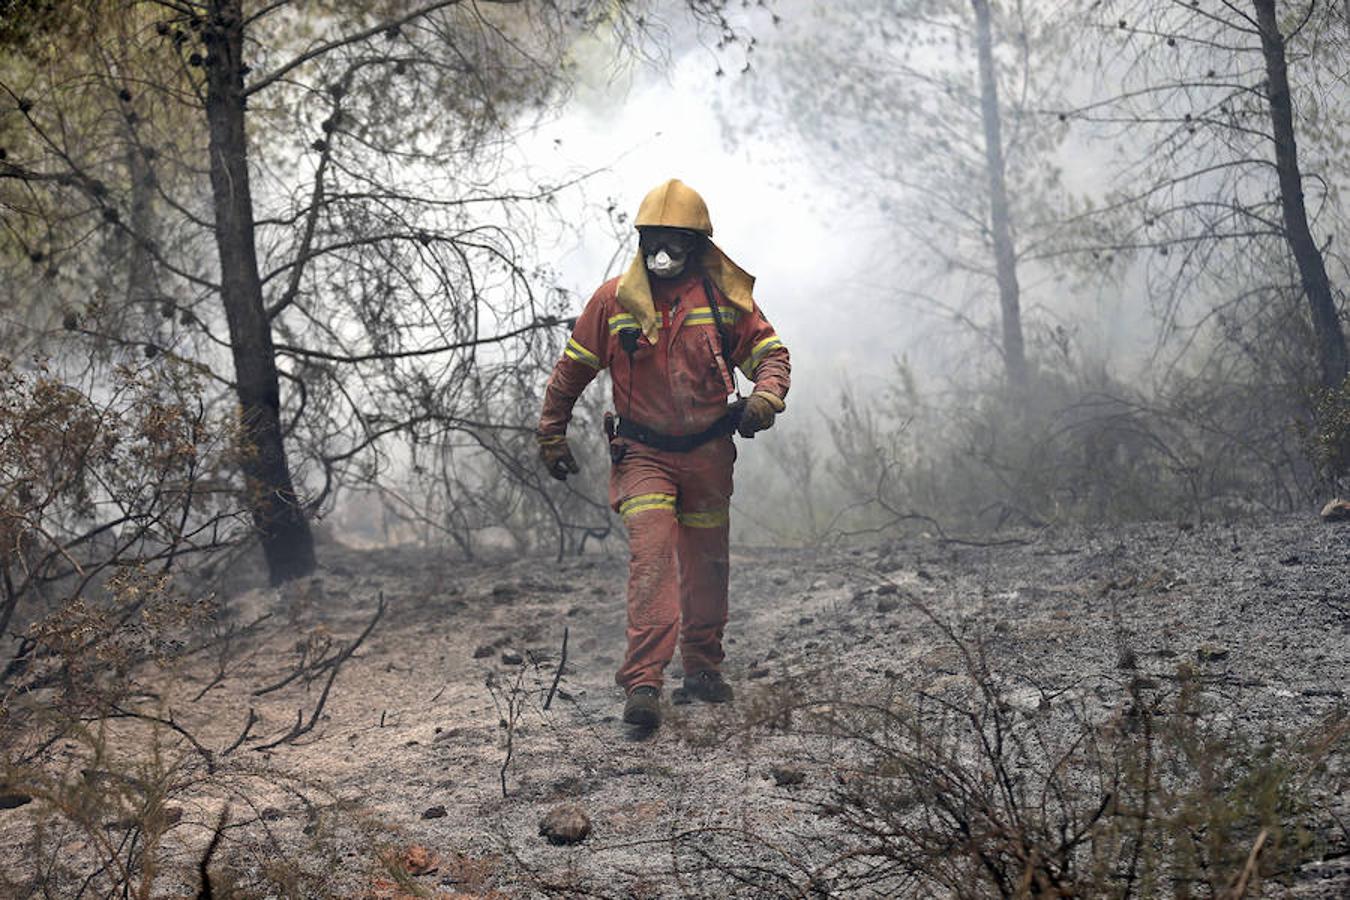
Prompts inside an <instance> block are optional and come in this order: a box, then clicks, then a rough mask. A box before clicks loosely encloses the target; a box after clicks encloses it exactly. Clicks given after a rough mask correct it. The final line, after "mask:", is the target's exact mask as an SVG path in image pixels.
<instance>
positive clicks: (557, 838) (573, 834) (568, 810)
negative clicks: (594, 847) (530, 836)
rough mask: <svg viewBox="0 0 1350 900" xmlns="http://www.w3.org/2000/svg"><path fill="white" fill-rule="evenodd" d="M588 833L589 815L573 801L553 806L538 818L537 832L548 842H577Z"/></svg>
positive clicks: (589, 828) (589, 831)
mask: <svg viewBox="0 0 1350 900" xmlns="http://www.w3.org/2000/svg"><path fill="white" fill-rule="evenodd" d="M590 833H591V820H590V817H589V816H587V815H586V813H585V812H584V811H583V810H582V809H581V807H580V806H578V805H577V804H575V803H563V804H560V805H558V806H555V807H553V808H552V809H550V810H549V811H548V813H547V814H545V816H544V817H543V818H542V819H540V820H539V834H540V836H541V837H543V838H545V839H547V840H548V842H549V843H550V844H558V845H562V844H578V843H580V842H582V841H584V840H585V839H586V835H588V834H590Z"/></svg>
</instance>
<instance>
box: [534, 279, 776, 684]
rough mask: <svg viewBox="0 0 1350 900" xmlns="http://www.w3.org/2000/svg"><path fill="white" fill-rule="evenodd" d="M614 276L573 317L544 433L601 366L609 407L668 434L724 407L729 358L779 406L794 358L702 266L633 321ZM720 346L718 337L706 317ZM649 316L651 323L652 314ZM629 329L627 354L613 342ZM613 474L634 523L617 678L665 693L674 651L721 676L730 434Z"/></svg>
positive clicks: (631, 463) (699, 424) (712, 417)
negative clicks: (632, 342) (632, 340)
mask: <svg viewBox="0 0 1350 900" xmlns="http://www.w3.org/2000/svg"><path fill="white" fill-rule="evenodd" d="M620 281H621V279H618V278H615V279H612V280H610V281H607V282H605V283H604V284H603V285H601V286H600V289H599V290H597V291H596V292H595V294H594V296H592V297H591V299H590V301H589V302H588V303H587V304H586V308H585V310H584V311H583V312H582V314H581V317H580V318H579V319H577V323H576V327H575V328H574V329H573V331H572V336H571V339H570V340H569V341H568V342H567V349H566V350H565V351H564V355H563V357H562V359H560V360H558V364H557V365H556V366H555V367H554V369H553V374H552V376H551V377H550V378H549V381H548V387H547V389H546V392H545V398H544V409H543V414H542V416H541V418H540V422H539V434H540V436H541V438H543V439H547V438H548V437H549V436H561V435H563V434H564V433H565V432H566V430H567V424H568V421H569V420H570V418H571V415H572V407H573V404H574V403H575V402H576V399H577V397H578V396H579V395H580V394H581V392H582V390H583V389H584V388H585V387H586V385H588V384H589V383H590V382H591V379H593V378H594V377H595V376H596V373H598V372H599V371H600V370H601V369H609V371H610V375H611V378H612V381H613V398H614V408H615V409H616V410H617V411H618V413H619V415H620V416H621V417H622V418H624V419H627V420H629V421H634V422H638V423H641V424H642V425H643V426H646V427H647V428H649V429H652V430H654V431H657V432H661V433H663V434H665V435H691V434H697V433H699V432H702V431H704V430H705V429H707V428H708V427H709V426H711V425H713V423H714V422H716V421H717V420H718V419H719V418H721V417H722V416H723V415H724V414H725V413H726V411H727V400H728V398H729V396H730V395H731V393H732V392H733V391H734V390H735V385H734V382H733V380H732V372H731V371H730V369H729V368H728V364H727V362H726V360H725V356H724V346H725V350H726V352H729V353H730V356H731V363H732V364H734V365H736V366H737V367H738V368H739V369H740V370H741V371H742V372H744V373H745V374H746V375H747V376H748V377H749V378H750V379H751V380H752V381H753V382H754V391H755V392H756V393H761V394H763V395H766V396H767V397H769V398H770V399H771V401H772V402H773V403H774V404H775V407H776V408H778V409H781V408H782V405H783V404H782V399H783V397H785V396H786V394H787V390H788V380H789V362H788V351H787V348H786V347H784V346H783V343H782V341H780V340H779V338H778V335H777V334H776V333H775V332H774V329H773V327H772V326H771V325H770V324H769V322H768V320H767V319H765V318H764V315H763V313H762V312H761V311H760V309H759V307H758V305H756V304H754V303H753V301H751V300H749V299H748V293H749V292H748V290H746V291H745V297H742V298H737V299H738V300H739V303H733V302H732V301H731V300H730V299H729V298H728V297H727V296H726V294H725V293H724V292H723V291H722V289H721V288H720V287H719V286H718V285H717V283H716V282H715V280H714V279H713V278H710V277H708V276H707V274H706V272H705V269H704V268H703V267H701V266H697V265H695V266H691V267H690V271H688V272H686V273H684V274H683V275H681V276H678V277H675V278H670V279H659V278H652V279H650V299H651V306H650V307H644V310H649V312H647V313H646V314H644V315H643V318H644V319H646V321H645V322H640V321H639V319H638V318H637V317H635V316H634V314H633V313H632V312H629V311H627V310H626V309H625V308H624V306H623V305H622V304H621V302H620V301H619V298H618V294H619V293H620ZM708 291H712V292H713V300H714V301H715V302H716V304H717V309H716V313H717V315H720V317H721V320H722V328H723V330H724V335H725V337H726V338H727V340H726V341H725V345H724V344H723V341H722V340H721V339H720V337H719V333H718V330H717V323H716V317H715V315H714V309H713V307H712V306H711V305H710V303H709V299H708V296H707V292H708ZM651 312H654V313H655V316H652V315H651V314H650V313H651ZM624 329H630V337H631V334H632V332H631V329H637V330H638V331H640V332H641V333H642V336H641V337H640V338H639V339H638V341H637V348H636V350H634V352H633V353H632V354H631V356H630V354H629V353H627V352H626V351H625V349H624V347H623V345H622V343H621V341H620V338H619V334H620V332H621V331H623V330H624ZM617 440H618V441H619V442H621V443H624V444H626V445H627V451H626V453H625V454H624V456H623V458H622V460H621V461H620V462H619V463H617V464H616V465H614V466H613V467H612V469H611V471H610V480H609V500H610V504H611V506H613V508H614V509H615V511H617V512H618V513H619V514H620V515H621V516H622V517H623V520H624V524H625V525H626V527H627V529H628V542H629V551H630V556H631V558H630V565H629V571H628V650H627V654H626V655H625V658H624V661H623V665H622V666H621V667H620V669H619V671H618V673H617V675H616V676H615V680H616V681H617V682H618V683H619V684H620V685H622V686H623V688H624V689H625V690H632V689H633V688H635V687H638V686H640V685H654V686H657V687H660V685H661V683H662V677H663V675H662V673H663V670H664V668H665V666H666V664H667V663H668V662H670V660H671V657H672V656H673V655H674V652H675V645H676V642H677V638H678V642H679V645H680V655H681V659H682V662H683V666H684V671H685V673H686V674H687V675H692V674H694V673H698V672H703V671H714V672H715V671H717V670H718V667H719V665H720V663H721V662H722V631H723V628H724V627H725V625H726V621H727V571H728V560H727V534H728V516H727V514H728V510H729V507H730V503H731V469H732V463H733V462H734V461H735V458H736V448H735V445H734V444H733V442H732V438H731V437H730V436H722V437H717V438H714V439H712V440H710V441H708V442H706V443H704V444H702V445H701V446H699V447H697V448H695V449H692V450H689V451H687V452H672V451H666V450H658V449H655V448H653V447H651V446H648V445H646V444H644V443H641V442H639V441H636V440H628V439H624V438H618V439H617Z"/></svg>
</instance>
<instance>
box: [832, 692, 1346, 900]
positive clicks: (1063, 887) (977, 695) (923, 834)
mask: <svg viewBox="0 0 1350 900" xmlns="http://www.w3.org/2000/svg"><path fill="white" fill-rule="evenodd" d="M1198 682H1199V679H1198V677H1197V676H1196V675H1195V674H1194V673H1189V672H1185V671H1183V672H1181V673H1179V675H1178V682H1177V686H1176V688H1175V689H1171V690H1166V691H1151V690H1144V689H1141V688H1138V687H1137V686H1136V687H1134V688H1131V689H1129V690H1127V691H1125V692H1123V694H1122V696H1121V698H1120V703H1119V704H1118V705H1117V706H1116V707H1115V709H1114V710H1113V711H1111V712H1110V714H1109V715H1101V713H1100V711H1099V710H1093V709H1090V708H1089V705H1088V704H1086V703H1079V704H1074V703H1069V702H1064V703H1060V704H1056V705H1052V706H1051V707H1050V708H1048V709H1042V710H1040V711H1035V712H1032V711H1026V710H1021V709H1016V708H1014V707H1013V706H1011V705H1009V704H1008V703H1007V702H1006V698H1005V697H1004V695H1003V693H1002V691H1001V690H1000V689H999V688H998V687H996V686H995V684H994V682H993V679H992V678H990V677H989V676H988V675H987V673H978V674H977V675H976V677H974V678H973V679H972V681H971V683H970V690H969V691H965V692H960V694H958V695H950V694H948V695H945V696H944V695H928V694H924V693H923V692H920V693H919V694H918V695H917V696H916V697H915V698H914V699H913V702H912V705H910V706H908V707H905V708H900V707H878V708H871V709H859V708H853V709H849V710H845V711H838V710H836V711H835V712H834V713H832V714H831V716H830V717H829V722H828V726H829V727H830V729H832V730H833V731H834V733H835V734H836V735H838V736H840V737H843V738H845V739H846V740H849V741H854V742H859V743H860V744H861V745H862V746H864V747H865V748H866V750H865V753H864V754H863V757H862V764H861V765H859V766H858V768H857V769H856V770H855V771H850V772H848V773H847V777H845V778H842V779H841V784H840V786H839V787H838V788H837V789H836V790H835V791H834V794H833V796H832V797H831V799H830V800H829V802H828V808H827V812H829V813H830V814H832V815H834V816H836V817H837V821H838V822H839V824H840V825H841V827H842V828H843V829H844V831H845V833H846V834H847V835H849V836H850V837H851V838H852V839H853V841H854V842H855V844H854V846H852V847H850V848H849V849H847V850H846V851H844V852H843V853H841V854H840V856H839V857H838V858H837V859H836V860H834V861H833V862H831V863H829V864H827V865H824V866H822V867H820V869H818V870H817V872H816V873H815V876H814V877H816V878H817V879H821V878H825V879H827V880H828V882H829V883H830V885H831V886H832V888H833V889H835V890H842V891H856V890H870V891H878V890H880V891H897V892H902V893H906V894H911V895H933V894H941V895H944V896H952V897H972V898H974V897H991V896H1005V897H1006V896H1024V895H1028V894H1033V893H1034V894H1040V895H1046V896H1092V897H1132V896H1144V897H1148V896H1160V895H1163V896H1166V895H1171V896H1179V897H1191V896H1205V897H1217V896H1228V893H1227V892H1229V891H1232V890H1233V889H1234V887H1235V886H1237V885H1239V884H1241V885H1244V886H1247V887H1250V888H1251V889H1253V890H1256V889H1258V888H1259V885H1260V883H1261V881H1263V880H1265V879H1269V878H1271V877H1274V876H1277V875H1279V874H1283V873H1288V872H1290V871H1292V870H1293V869H1294V868H1295V867H1296V866H1297V865H1298V864H1300V863H1302V862H1305V861H1308V860H1310V859H1314V858H1317V857H1318V856H1320V851H1321V850H1322V849H1324V848H1322V847H1319V846H1318V843H1319V838H1318V836H1317V835H1318V827H1319V822H1320V821H1321V820H1322V819H1324V818H1325V816H1324V815H1321V816H1320V817H1319V813H1320V812H1321V811H1320V810H1319V808H1318V804H1319V802H1320V800H1322V799H1325V798H1327V797H1329V796H1334V791H1335V790H1336V788H1335V787H1334V785H1333V784H1332V781H1333V779H1331V778H1329V777H1328V771H1327V763H1328V760H1329V759H1331V758H1332V757H1333V756H1334V755H1336V754H1343V753H1344V752H1345V751H1346V749H1347V748H1350V741H1348V740H1347V736H1348V735H1350V720H1347V719H1346V718H1345V717H1343V716H1339V717H1336V718H1335V719H1333V720H1332V721H1329V722H1327V723H1325V724H1324V726H1323V727H1321V728H1319V729H1318V730H1317V735H1318V736H1319V739H1317V740H1312V735H1305V734H1293V735H1264V736H1260V737H1254V736H1252V735H1249V734H1246V733H1244V732H1243V731H1241V730H1240V729H1239V728H1237V727H1236V726H1235V725H1234V724H1233V723H1232V722H1231V721H1227V720H1226V719H1227V716H1226V715H1225V714H1224V713H1223V711H1222V710H1219V709H1217V708H1213V707H1212V706H1211V705H1210V704H1209V703H1208V702H1207V701H1205V700H1204V699H1202V696H1201V691H1200V690H1199V688H1198Z"/></svg>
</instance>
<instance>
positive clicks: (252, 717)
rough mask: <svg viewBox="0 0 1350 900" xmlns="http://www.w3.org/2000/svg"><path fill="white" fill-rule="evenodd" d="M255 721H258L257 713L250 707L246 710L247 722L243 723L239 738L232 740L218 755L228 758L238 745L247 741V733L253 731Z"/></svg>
mask: <svg viewBox="0 0 1350 900" xmlns="http://www.w3.org/2000/svg"><path fill="white" fill-rule="evenodd" d="M257 721H258V713H257V712H256V711H254V709H253V707H251V706H250V707H249V708H248V721H247V722H245V723H244V730H243V731H241V732H239V737H237V738H235V739H234V743H233V744H231V745H230V746H228V747H226V748H225V749H224V750H222V751H220V755H221V756H229V755H230V754H231V753H233V752H234V751H235V750H238V749H239V745H240V744H242V743H243V742H244V741H245V740H247V739H248V733H249V732H250V731H251V730H252V729H253V724H254V723H255V722H257Z"/></svg>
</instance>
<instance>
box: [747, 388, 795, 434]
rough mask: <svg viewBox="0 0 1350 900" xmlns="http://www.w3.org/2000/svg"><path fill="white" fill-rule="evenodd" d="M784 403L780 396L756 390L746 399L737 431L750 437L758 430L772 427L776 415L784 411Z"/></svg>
mask: <svg viewBox="0 0 1350 900" xmlns="http://www.w3.org/2000/svg"><path fill="white" fill-rule="evenodd" d="M784 405H785V404H784V403H783V401H782V400H781V399H780V398H779V397H778V396H776V395H774V394H770V393H769V392H768V391H755V392H754V393H753V394H751V395H750V396H749V397H747V398H746V399H745V407H744V409H743V410H742V411H741V421H740V423H739V424H738V425H737V426H736V431H737V432H738V433H739V434H740V436H741V437H745V438H748V437H750V436H751V435H753V434H754V433H755V432H757V431H764V430H766V429H769V428H772V427H773V420H774V417H775V416H777V415H778V414H779V413H780V412H782V411H783V407H784Z"/></svg>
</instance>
